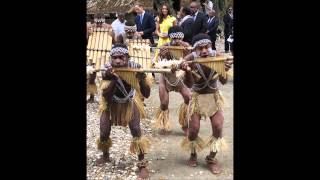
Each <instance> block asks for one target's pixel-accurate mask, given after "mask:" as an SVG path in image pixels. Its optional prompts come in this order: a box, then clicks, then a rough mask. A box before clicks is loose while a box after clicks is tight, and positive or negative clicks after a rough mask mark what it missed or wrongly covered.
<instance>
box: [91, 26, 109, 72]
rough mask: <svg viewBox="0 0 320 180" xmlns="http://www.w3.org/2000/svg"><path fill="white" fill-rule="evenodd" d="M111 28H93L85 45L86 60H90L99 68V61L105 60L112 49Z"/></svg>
mask: <svg viewBox="0 0 320 180" xmlns="http://www.w3.org/2000/svg"><path fill="white" fill-rule="evenodd" d="M111 34H112V28H110V27H108V28H103V27H101V28H100V27H94V28H93V33H92V35H90V36H89V39H88V44H87V60H90V59H91V60H92V62H93V63H95V64H96V68H100V65H101V63H102V62H101V59H107V58H106V57H107V56H108V55H109V51H110V50H111V47H112V36H111Z"/></svg>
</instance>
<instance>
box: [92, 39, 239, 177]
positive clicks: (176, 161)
mask: <svg viewBox="0 0 320 180" xmlns="http://www.w3.org/2000/svg"><path fill="white" fill-rule="evenodd" d="M217 46H218V47H217V48H218V51H222V47H223V41H219V42H218V43H217ZM220 90H221V91H222V94H223V96H224V97H225V100H226V104H227V105H228V106H227V107H226V108H225V109H224V116H225V121H224V127H223V136H224V138H225V140H226V142H227V144H228V150H227V151H225V152H223V153H218V155H217V159H218V161H219V162H220V164H221V166H222V173H221V174H220V175H213V174H211V172H210V171H209V170H208V169H207V167H206V163H205V160H204V159H205V156H206V155H207V154H208V152H209V150H208V149H204V150H203V151H202V152H200V153H198V166H197V167H189V166H187V165H186V162H187V160H188V158H189V155H190V154H189V152H185V151H182V149H181V146H180V144H181V142H182V140H183V138H184V135H183V132H182V130H181V128H180V125H179V122H178V112H177V111H178V107H179V105H180V104H181V103H182V102H183V99H182V97H181V95H180V94H178V93H176V92H171V93H170V98H169V112H170V116H169V117H170V120H171V123H172V125H173V126H172V132H171V134H169V135H167V136H163V135H159V134H158V133H157V131H156V130H154V129H153V128H152V124H153V122H154V121H153V117H154V115H155V112H156V108H158V107H159V106H160V101H159V95H158V93H159V91H158V84H154V85H153V86H152V89H151V96H150V97H149V98H148V99H146V100H145V103H146V105H147V109H146V110H147V112H148V114H149V118H148V119H146V120H145V121H142V122H141V125H142V129H143V134H145V135H146V136H148V137H149V138H150V139H151V142H152V143H151V149H150V152H149V153H148V154H147V155H146V159H148V160H149V170H150V179H151V180H171V179H172V180H175V179H177V180H178V179H179V180H180V179H181V180H189V179H190V180H191V179H196V180H207V179H208V180H209V179H210V180H230V179H233V81H230V82H228V83H227V84H226V85H224V86H222V85H220ZM96 100H97V101H99V97H96ZM97 109H98V104H88V105H87V129H88V130H87V179H89V180H91V179H92V180H93V179H101V180H113V179H117V180H118V179H121V180H122V179H125V180H127V179H135V178H136V175H137V172H138V171H137V168H136V166H135V165H136V161H137V159H136V157H135V156H133V155H130V154H129V153H128V151H129V145H130V141H131V135H130V131H129V129H128V128H127V127H112V133H111V139H112V141H113V147H112V148H111V151H110V156H111V158H112V159H113V160H112V162H110V163H107V164H106V165H105V166H103V167H97V166H95V165H94V162H95V161H96V159H97V158H98V157H99V155H101V152H100V151H98V150H97V148H96V145H95V141H96V139H97V138H98V137H99V116H98V115H97ZM211 134H212V130H211V126H210V121H209V120H208V119H207V120H201V127H200V132H199V136H200V137H201V138H203V139H204V140H205V139H207V138H208V137H209V136H210V135H211ZM120 157H121V158H120ZM119 158H120V159H119Z"/></svg>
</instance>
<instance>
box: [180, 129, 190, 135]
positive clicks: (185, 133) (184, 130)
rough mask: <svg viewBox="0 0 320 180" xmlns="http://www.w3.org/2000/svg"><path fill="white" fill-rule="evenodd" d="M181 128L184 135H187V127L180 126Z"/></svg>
mask: <svg viewBox="0 0 320 180" xmlns="http://www.w3.org/2000/svg"><path fill="white" fill-rule="evenodd" d="M182 130H183V132H184V135H185V136H187V135H188V132H189V129H188V127H182Z"/></svg>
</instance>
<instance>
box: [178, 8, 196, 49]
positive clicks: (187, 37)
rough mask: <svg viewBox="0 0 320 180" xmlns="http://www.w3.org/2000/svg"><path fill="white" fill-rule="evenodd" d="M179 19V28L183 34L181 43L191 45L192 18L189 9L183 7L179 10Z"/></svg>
mask: <svg viewBox="0 0 320 180" xmlns="http://www.w3.org/2000/svg"><path fill="white" fill-rule="evenodd" d="M180 17H181V21H180V22H179V26H180V27H181V28H182V32H183V34H184V38H183V41H184V42H187V43H189V44H191V43H192V42H191V41H192V37H193V36H192V29H191V28H190V27H192V26H193V23H194V21H193V18H192V16H191V9H190V8H189V7H188V6H183V7H181V9H180Z"/></svg>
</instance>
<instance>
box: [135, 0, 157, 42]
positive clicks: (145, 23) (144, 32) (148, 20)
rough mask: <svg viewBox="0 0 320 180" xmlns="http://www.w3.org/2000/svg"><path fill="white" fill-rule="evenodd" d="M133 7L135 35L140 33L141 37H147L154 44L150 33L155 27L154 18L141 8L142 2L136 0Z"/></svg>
mask: <svg viewBox="0 0 320 180" xmlns="http://www.w3.org/2000/svg"><path fill="white" fill-rule="evenodd" d="M134 9H135V11H136V13H137V16H136V18H135V23H136V25H137V32H136V34H137V35H140V36H141V37H142V39H149V40H150V42H151V44H154V40H153V36H152V33H153V32H154V31H155V29H156V24H155V22H154V18H153V16H152V15H151V14H149V13H148V12H146V11H145V10H144V9H143V3H142V2H139V1H137V2H136V3H135V6H134Z"/></svg>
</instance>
